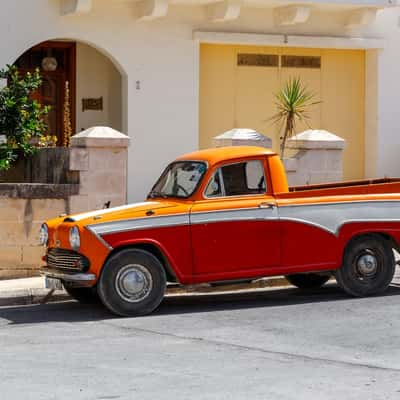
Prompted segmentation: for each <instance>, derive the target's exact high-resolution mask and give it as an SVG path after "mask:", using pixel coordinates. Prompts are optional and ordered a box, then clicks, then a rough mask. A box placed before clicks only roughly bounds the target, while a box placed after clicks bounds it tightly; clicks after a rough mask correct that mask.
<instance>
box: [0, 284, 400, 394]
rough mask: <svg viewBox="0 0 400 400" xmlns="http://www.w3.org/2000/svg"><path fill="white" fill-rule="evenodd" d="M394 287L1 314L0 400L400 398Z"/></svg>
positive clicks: (398, 299) (62, 306) (399, 290)
mask: <svg viewBox="0 0 400 400" xmlns="http://www.w3.org/2000/svg"><path fill="white" fill-rule="evenodd" d="M399 306H400V286H397V285H393V286H392V287H391V288H390V290H389V291H388V292H387V294H386V295H385V296H382V297H375V298H367V299H352V298H349V297H347V296H346V295H344V294H343V293H342V292H341V291H340V290H339V289H338V288H337V287H336V286H335V285H330V286H328V287H325V288H323V289H320V290H316V291H313V292H311V293H310V294H308V295H305V294H304V293H302V292H300V291H299V290H295V289H269V290H264V291H257V292H253V293H240V294H224V295H221V296H215V295H214V296H212V295H211V296H210V295H202V296H196V295H192V296H188V297H171V298H168V299H167V300H165V301H164V303H163V305H162V306H161V308H160V309H159V310H158V311H157V312H156V313H155V314H154V315H152V316H149V317H143V318H136V319H135V318H131V319H120V318H115V317H112V316H110V315H109V314H108V313H107V312H106V311H105V310H104V309H103V308H102V307H100V306H80V305H79V304H78V303H75V302H73V301H69V302H64V303H53V304H49V305H32V306H24V307H14V308H11V307H10V308H0V349H1V366H0V393H1V395H0V398H1V399H24V400H26V399H35V400H36V399H143V400H146V399H152V400H154V399H230V400H232V399H251V400H254V399H335V400H336V399H345V400H347V399H374V400H379V399H399V398H400V318H399V316H400V307H399Z"/></svg>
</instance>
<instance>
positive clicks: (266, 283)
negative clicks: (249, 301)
mask: <svg viewBox="0 0 400 400" xmlns="http://www.w3.org/2000/svg"><path fill="white" fill-rule="evenodd" d="M289 285H290V284H289V282H288V281H287V280H286V279H285V278H284V277H275V278H262V279H258V280H255V281H252V282H249V283H236V284H232V283H230V284H221V285H218V286H211V285H209V284H200V285H192V286H185V287H182V286H171V287H169V288H168V289H167V293H166V294H167V295H172V296H179V295H193V294H212V293H215V294H217V293H224V292H232V291H235V292H236V291H245V290H251V289H262V288H272V287H285V286H289ZM49 292H50V290H49V289H44V288H34V289H14V290H4V291H2V292H0V307H6V306H24V305H31V304H42V303H54V302H59V301H68V300H71V299H72V298H71V297H70V296H69V294H68V293H67V292H66V291H64V290H56V291H55V292H54V293H53V294H52V295H51V296H50V297H48V295H49ZM44 300H45V301H44Z"/></svg>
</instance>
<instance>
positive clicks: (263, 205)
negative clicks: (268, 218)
mask: <svg viewBox="0 0 400 400" xmlns="http://www.w3.org/2000/svg"><path fill="white" fill-rule="evenodd" d="M274 207H275V203H269V202H267V201H264V202H262V203H260V204H259V205H258V208H274Z"/></svg>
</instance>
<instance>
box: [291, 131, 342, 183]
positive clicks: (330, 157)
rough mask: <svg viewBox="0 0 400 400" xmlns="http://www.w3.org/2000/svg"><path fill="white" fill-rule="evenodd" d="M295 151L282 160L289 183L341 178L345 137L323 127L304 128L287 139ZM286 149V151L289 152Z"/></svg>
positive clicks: (327, 180)
mask: <svg viewBox="0 0 400 400" xmlns="http://www.w3.org/2000/svg"><path fill="white" fill-rule="evenodd" d="M286 147H287V148H288V149H290V150H291V151H293V150H294V151H296V154H295V155H294V156H293V157H292V158H287V159H285V160H284V164H285V168H286V174H287V178H288V182H289V185H290V186H301V185H311V184H317V183H324V182H337V181H341V180H342V179H343V149H344V147H345V140H344V139H342V138H340V137H339V136H336V135H334V134H333V133H330V132H328V131H324V130H311V129H310V130H307V131H304V132H302V133H299V134H298V135H296V136H293V137H292V138H291V139H289V140H288V141H287V146H286ZM290 150H289V151H290Z"/></svg>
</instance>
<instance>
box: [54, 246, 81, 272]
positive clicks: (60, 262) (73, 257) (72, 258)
mask: <svg viewBox="0 0 400 400" xmlns="http://www.w3.org/2000/svg"><path fill="white" fill-rule="evenodd" d="M46 261H47V266H48V267H49V268H57V269H61V270H63V271H65V270H67V271H75V272H77V271H87V270H88V269H89V260H88V259H87V258H86V257H84V256H82V255H81V254H79V253H77V252H75V251H72V250H65V249H50V250H49V251H48V253H47V256H46Z"/></svg>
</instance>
